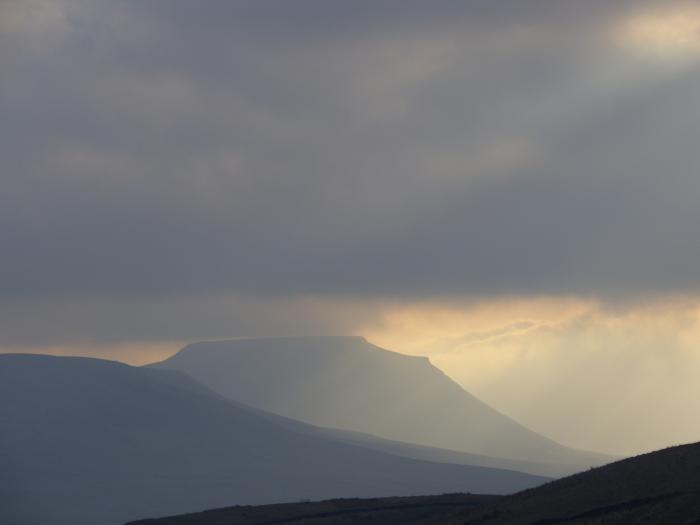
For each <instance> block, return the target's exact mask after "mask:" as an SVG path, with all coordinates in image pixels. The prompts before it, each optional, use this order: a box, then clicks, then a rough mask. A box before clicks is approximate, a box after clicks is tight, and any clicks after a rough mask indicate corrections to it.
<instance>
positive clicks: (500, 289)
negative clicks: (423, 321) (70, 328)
mask: <svg viewBox="0 0 700 525" xmlns="http://www.w3.org/2000/svg"><path fill="white" fill-rule="evenodd" d="M583 4H584V3H582V2H576V3H574V2H571V3H568V5H567V3H562V2H543V1H532V2H520V1H518V2H498V3H495V2H486V1H484V2H430V3H428V2H408V3H407V2H400V3H399V2H368V3H366V4H358V3H356V2H352V3H350V2H293V3H291V2H211V3H207V4H206V5H205V6H203V5H202V4H199V3H193V2H149V3H140V2H110V3H106V2H105V3H92V2H91V3H80V2H75V3H67V4H63V3H60V4H59V3H58V2H56V3H55V5H60V6H65V10H58V11H57V12H55V13H54V14H53V15H52V17H51V16H49V17H48V19H47V20H46V21H44V22H43V23H38V22H37V23H36V24H32V23H31V20H32V19H31V16H38V15H36V14H34V15H29V18H28V17H27V16H24V17H14V18H11V20H15V21H16V27H13V28H10V27H9V24H5V25H3V26H0V30H2V32H3V34H2V37H1V40H0V41H1V42H2V44H3V45H2V47H3V50H2V51H0V60H2V64H1V65H0V67H1V68H2V76H1V77H0V92H1V93H2V94H1V95H0V111H1V112H2V115H3V119H2V123H0V139H1V141H0V150H1V152H2V159H3V161H2V162H3V167H2V196H1V197H0V199H1V200H2V207H1V209H0V238H1V239H2V244H3V246H2V249H3V257H2V259H1V260H0V271H1V272H2V276H3V278H2V281H1V282H0V293H1V294H2V295H3V296H4V297H5V298H6V300H17V299H20V298H22V299H29V298H31V297H41V298H51V297H66V296H70V297H81V296H92V297H95V296H97V297H114V296H118V297H126V298H129V297H132V298H136V297H158V296H162V295H164V294H174V295H178V296H187V295H193V296H194V295H200V294H207V293H227V292H232V293H236V292H243V293H247V294H253V295H266V294H269V295H289V294H299V293H302V294H335V295H338V294H339V295H343V294H353V295H355V294H357V295H370V296H372V295H385V296H417V297H425V296H431V295H455V294H457V295H459V294H473V295H486V296H488V295H493V294H542V293H547V294H559V293H561V294H572V293H573V294H585V295H599V296H607V297H618V296H623V295H624V296H626V295H630V294H633V295H634V294H648V293H651V294H655V293H667V292H676V291H688V290H692V291H698V290H697V287H698V283H700V270H699V269H700V242H699V239H698V233H697V232H698V231H700V214H698V213H697V212H696V207H697V202H698V199H699V198H700V177H698V176H697V167H698V165H700V163H699V162H698V161H700V149H699V148H698V147H697V137H698V136H700V118H699V117H700V114H699V113H700V89H698V88H699V87H700V74H699V72H698V69H697V67H696V66H689V67H687V68H685V69H683V70H682V71H680V70H679V71H674V72H669V71H665V70H663V71H655V70H654V66H650V65H648V64H643V63H639V60H638V59H636V58H629V59H627V58H625V57H624V56H623V53H622V52H621V51H619V50H612V51H609V50H607V49H606V45H604V44H601V42H600V36H599V33H600V32H602V31H603V28H604V27H606V24H608V23H609V22H610V20H613V19H614V18H615V17H617V16H620V13H622V12H624V10H625V9H633V8H636V7H639V6H642V5H643V4H644V3H643V2H621V3H616V7H615V8H614V9H613V8H611V7H607V6H606V4H608V5H609V4H610V3H609V2H586V3H585V4H586V6H585V7H584V6H583ZM8 5H9V6H10V7H7V8H5V9H11V8H13V9H21V7H18V4H8ZM13 5H14V7H12V6H13ZM37 5H42V3H41V2H39V3H38V4H37ZM47 16H48V15H47ZM8 19H10V18H8ZM29 44H32V45H29ZM610 45H611V46H612V44H610ZM625 68H628V69H629V71H626V70H625ZM661 69H663V67H661Z"/></svg>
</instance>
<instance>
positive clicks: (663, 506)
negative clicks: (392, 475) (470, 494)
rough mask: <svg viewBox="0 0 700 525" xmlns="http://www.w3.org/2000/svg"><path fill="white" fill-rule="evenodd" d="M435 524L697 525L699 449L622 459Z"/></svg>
mask: <svg viewBox="0 0 700 525" xmlns="http://www.w3.org/2000/svg"><path fill="white" fill-rule="evenodd" d="M429 523H432V522H429ZM438 523H444V524H445V525H457V524H459V525H463V524H464V525H476V524H479V525H535V524H537V525H555V524H557V525H558V524H572V525H594V524H595V525H598V524H601V525H602V524H605V525H639V524H648V525H699V524H700V443H695V444H692V445H684V446H678V447H673V448H668V449H664V450H660V451H658V452H652V453H650V454H645V455H642V456H637V457H634V458H629V459H625V460H623V461H619V462H617V463H613V464H611V465H606V466H605V467H601V468H598V469H594V470H591V471H589V472H583V473H581V474H577V475H575V476H571V477H568V478H565V479H561V480H557V481H554V482H551V483H548V484H546V485H543V486H541V487H537V488H535V489H531V490H527V491H524V492H522V493H520V494H515V495H513V496H507V497H505V498H502V499H500V500H498V501H496V502H494V503H493V504H490V505H486V506H483V507H479V508H478V509H475V510H473V511H466V512H460V513H458V514H456V515H455V516H453V517H452V518H451V519H445V520H443V521H439V522H438Z"/></svg>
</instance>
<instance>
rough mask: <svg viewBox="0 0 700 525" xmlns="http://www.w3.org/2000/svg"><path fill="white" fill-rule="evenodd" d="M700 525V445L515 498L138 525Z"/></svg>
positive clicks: (221, 514)
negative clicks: (276, 524)
mask: <svg viewBox="0 0 700 525" xmlns="http://www.w3.org/2000/svg"><path fill="white" fill-rule="evenodd" d="M233 523H235V524H237V525H263V524H273V523H293V524H295V525H341V524H342V525H346V524H347V525H351V524H352V525H355V524H383V525H391V524H396V525H399V524H413V525H419V524H420V525H642V524H646V525H700V443H696V444H693V445H684V446H679V447H674V448H669V449H665V450H661V451H658V452H654V453H651V454H646V455H643V456H638V457H635V458H630V459H627V460H623V461H620V462H617V463H614V464H611V465H607V466H605V467H601V468H598V469H593V470H590V471H588V472H584V473H581V474H577V475H575V476H570V477H568V478H565V479H561V480H557V481H553V482H551V483H548V484H546V485H542V486H540V487H537V488H534V489H529V490H526V491H524V492H521V493H519V494H515V495H512V496H504V497H498V496H470V495H459V494H453V495H445V496H438V497H427V498H426V497H411V498H398V499H397V498H392V499H386V500H385V499H374V500H339V501H323V502H313V503H297V504H291V505H267V506H259V507H231V508H224V509H217V510H212V511H207V512H202V513H198V514H191V515H183V516H173V517H170V518H164V519H159V520H144V521H139V522H137V523H134V524H133V525H229V524H233Z"/></svg>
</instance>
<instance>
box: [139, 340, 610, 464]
mask: <svg viewBox="0 0 700 525" xmlns="http://www.w3.org/2000/svg"><path fill="white" fill-rule="evenodd" d="M152 366H155V367H158V368H169V369H175V370H180V371H184V372H186V373H188V374H190V375H192V376H193V377H194V378H195V379H197V380H198V381H200V382H202V383H203V384H205V385H207V386H208V387H210V388H212V389H213V390H215V391H217V392H219V393H220V394H222V395H224V396H226V397H228V398H229V399H234V400H238V401H240V402H242V403H245V404H248V405H252V406H255V407H259V408H261V409H264V410H268V411H271V412H274V413H277V414H281V415H284V416H288V417H291V418H294V419H298V420H302V421H306V422H308V423H312V424H316V425H322V426H328V427H335V428H342V429H347V430H356V431H360V432H366V433H369V434H373V435H377V436H381V437H384V438H388V439H394V440H399V441H404V442H411V443H417V444H421V445H426V446H432V447H439V448H443V449H452V450H457V451H462V452H468V453H474V454H480V455H486V456H495V457H502V458H510V459H516V460H524V461H530V462H534V463H540V464H542V463H545V464H549V465H550V470H549V471H548V472H547V473H549V474H553V475H560V474H564V473H567V474H568V473H572V472H575V471H578V470H582V469H585V468H588V467H590V466H594V465H600V464H603V463H606V462H608V461H610V460H611V459H612V458H608V457H606V456H603V455H599V454H593V453H588V452H582V451H576V450H572V449H569V448H566V447H563V446H561V445H559V444H558V443H555V442H554V441H552V440H550V439H547V438H545V437H543V436H540V435H538V434H536V433H534V432H532V431H530V430H528V429H526V428H525V427H523V426H521V425H519V424H518V423H516V422H515V421H513V420H511V419H509V418H507V417H506V416H504V415H502V414H500V413H499V412H497V411H496V410H494V409H492V408H491V407H489V406H487V405H486V404H484V403H483V402H481V401H479V400H478V399H477V398H475V397H474V396H472V395H471V394H469V393H468V392H466V391H465V390H464V389H462V388H461V387H460V386H459V385H457V384H456V383H455V382H454V381H452V380H451V379H450V378H448V377H447V376H446V375H445V374H444V373H442V372H441V371H440V370H438V369H437V368H435V367H434V366H432V365H431V364H430V362H429V361H428V359H427V358H423V357H412V356H406V355H401V354H397V353H394V352H390V351H387V350H384V349H381V348H379V347H376V346H374V345H371V344H369V343H368V342H367V341H365V340H364V339H362V338H359V337H308V338H277V339H246V340H232V341H217V342H203V343H195V344H192V345H189V346H187V347H185V348H184V349H183V350H181V351H180V352H179V353H177V354H175V355H174V356H173V357H171V358H169V359H167V360H165V361H163V362H161V363H156V364H155V365H152ZM540 472H542V471H541V470H540Z"/></svg>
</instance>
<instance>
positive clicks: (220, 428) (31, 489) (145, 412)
mask: <svg viewBox="0 0 700 525" xmlns="http://www.w3.org/2000/svg"><path fill="white" fill-rule="evenodd" d="M0 424H1V429H2V431H1V432H0V523H2V524H3V525H110V524H116V523H123V522H125V521H128V520H133V519H137V518H146V517H149V516H154V517H155V516H164V515H170V514H177V513H184V512H192V511H197V510H201V509H206V508H215V507H222V506H228V505H235V504H254V503H272V502H282V501H298V500H300V499H306V498H309V499H324V498H334V497H360V496H362V497H376V496H393V495H412V494H439V493H443V492H455V491H468V492H482V493H510V492H515V491H517V490H520V489H522V488H525V487H529V486H534V485H537V484H540V483H542V482H544V481H546V480H545V479H544V478H540V477H536V476H531V475H527V474H521V473H518V472H512V471H507V470H496V469H489V468H480V467H467V466H463V465H451V464H444V463H435V462H429V461H419V460H414V459H408V458H405V457H400V456H397V455H395V454H391V453H389V452H388V451H387V450H386V449H385V450H380V449H379V448H377V447H375V448H368V447H363V446H360V445H359V444H356V443H353V442H352V441H357V440H358V439H359V437H358V436H355V435H350V436H349V437H346V438H343V433H342V432H340V431H332V430H328V429H318V428H315V427H313V426H310V425H307V424H303V423H299V422H295V421H291V420H289V419H287V418H283V417H279V416H275V415H272V414H268V413H264V412H262V411H260V410H257V409H252V408H249V407H246V406H243V405H241V404H237V403H233V402H231V401H228V400H226V399H224V398H223V397H221V396H219V395H217V394H215V393H213V392H211V391H209V390H208V389H206V388H204V387H202V386H200V385H198V384H197V383H196V382H195V381H193V380H192V379H191V378H189V377H187V376H185V375H184V374H182V373H180V372H174V371H169V370H156V369H149V368H136V367H131V366H127V365H124V364H120V363H116V362H112V361H104V360H99V359H88V358H70V357H52V356H40V355H11V354H6V355H0ZM364 439H366V440H370V437H368V436H367V437H365V438H364ZM382 446H389V445H388V444H385V445H382Z"/></svg>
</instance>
